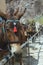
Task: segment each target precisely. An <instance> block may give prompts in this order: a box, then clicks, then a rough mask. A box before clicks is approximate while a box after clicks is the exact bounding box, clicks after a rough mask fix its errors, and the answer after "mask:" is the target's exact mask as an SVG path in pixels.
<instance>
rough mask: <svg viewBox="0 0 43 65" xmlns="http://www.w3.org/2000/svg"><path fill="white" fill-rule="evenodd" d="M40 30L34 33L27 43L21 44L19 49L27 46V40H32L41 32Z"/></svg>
mask: <svg viewBox="0 0 43 65" xmlns="http://www.w3.org/2000/svg"><path fill="white" fill-rule="evenodd" d="M41 29H42V28H41ZM41 29H40V30H39V31H38V32H37V33H35V34H34V35H33V36H32V37H31V38H30V39H28V41H26V42H25V43H23V44H22V45H21V48H24V47H25V46H26V45H27V44H30V42H29V40H32V39H33V38H34V37H35V36H36V35H37V34H38V33H39V32H40V31H41Z"/></svg>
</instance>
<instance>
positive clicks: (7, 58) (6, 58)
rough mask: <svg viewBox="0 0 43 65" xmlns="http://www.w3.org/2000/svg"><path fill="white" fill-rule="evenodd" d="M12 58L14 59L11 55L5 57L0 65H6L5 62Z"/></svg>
mask: <svg viewBox="0 0 43 65" xmlns="http://www.w3.org/2000/svg"><path fill="white" fill-rule="evenodd" d="M12 57H14V54H12V55H7V56H6V57H5V58H4V59H2V60H1V61H0V65H4V64H6V63H7V61H8V60H10V59H11V58H12Z"/></svg>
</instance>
